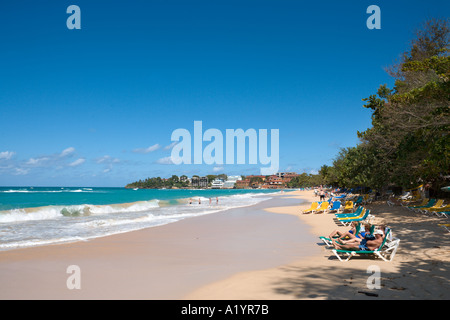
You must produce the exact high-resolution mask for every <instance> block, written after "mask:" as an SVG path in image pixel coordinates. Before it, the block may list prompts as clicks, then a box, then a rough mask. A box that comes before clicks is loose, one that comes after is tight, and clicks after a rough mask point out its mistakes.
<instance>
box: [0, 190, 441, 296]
mask: <svg viewBox="0 0 450 320" xmlns="http://www.w3.org/2000/svg"><path fill="white" fill-rule="evenodd" d="M315 200H317V198H316V197H314V195H313V192H312V191H293V192H286V193H282V194H278V195H275V196H274V197H273V199H270V200H266V201H263V202H260V203H258V204H256V205H252V206H249V207H244V208H235V209H230V210H227V211H223V212H219V213H214V214H210V215H205V216H200V217H193V218H188V219H184V220H181V221H178V222H175V223H171V224H167V225H164V226H159V227H152V228H148V229H143V230H138V231H131V232H128V233H124V234H118V235H112V236H107V237H103V238H97V239H93V240H90V241H86V242H77V243H71V244H58V245H48V246H42V247H35V248H24V249H18V250H11V251H4V252H0V286H1V288H2V290H1V291H0V299H3V300H14V299H42V300H46V299H50V300H51V299H69V300H77V299H88V300H89V299H93V300H96V299H120V300H126V299H148V300H329V299H338V300H341V299H342V300H348V299H386V300H393V299H449V298H450V290H449V289H450V284H449V279H450V271H449V270H450V269H449V265H450V255H449V252H450V241H449V237H448V232H447V231H445V230H444V229H443V228H441V227H439V226H438V223H439V222H442V221H441V220H439V219H438V218H433V217H424V216H421V215H417V214H414V213H412V212H410V211H408V210H406V209H405V208H402V207H388V206H387V205H385V204H383V203H375V204H369V205H367V207H370V208H371V210H372V212H373V213H374V215H375V223H376V224H381V223H387V224H388V225H389V226H390V227H391V228H392V230H393V232H394V235H395V236H396V237H398V238H400V239H401V243H400V246H399V250H398V252H397V254H396V256H395V258H394V260H393V261H391V262H385V261H381V260H380V259H376V260H374V259H369V258H361V259H358V258H357V257H355V258H353V259H351V260H350V261H349V262H340V261H339V260H337V258H335V257H334V255H333V254H332V253H331V251H330V249H328V248H326V247H324V245H323V244H322V243H321V241H320V239H319V238H318V236H327V235H328V234H329V233H330V232H331V231H332V230H334V229H341V230H347V229H348V228H346V227H339V226H337V225H336V223H335V222H334V221H333V219H332V215H331V214H301V213H300V210H301V209H302V208H307V207H309V206H310V204H311V202H312V201H315ZM418 235H419V236H418ZM70 265H76V266H79V268H80V270H81V289H79V290H78V289H73V290H70V289H68V287H67V281H68V278H69V277H70V274H68V273H67V267H68V266H70ZM373 266H378V268H379V271H380V273H381V274H380V275H381V279H380V280H381V288H379V289H370V288H368V279H369V277H370V276H371V274H370V273H368V270H371V268H373ZM367 293H369V294H371V295H367Z"/></svg>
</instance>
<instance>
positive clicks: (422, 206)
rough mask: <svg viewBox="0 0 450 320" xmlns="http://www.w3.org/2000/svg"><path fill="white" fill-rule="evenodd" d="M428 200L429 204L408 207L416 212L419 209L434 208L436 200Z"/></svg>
mask: <svg viewBox="0 0 450 320" xmlns="http://www.w3.org/2000/svg"><path fill="white" fill-rule="evenodd" d="M427 200H428V202H427V203H426V204H421V205H418V206H408V209H409V210H411V211H415V210H417V209H422V208H430V207H432V206H434V204H435V203H436V199H427ZM424 202H425V201H424Z"/></svg>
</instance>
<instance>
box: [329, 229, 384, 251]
mask: <svg viewBox="0 0 450 320" xmlns="http://www.w3.org/2000/svg"><path fill="white" fill-rule="evenodd" d="M383 239H384V229H377V230H375V231H374V233H373V237H372V235H370V234H369V233H366V236H365V237H364V239H362V240H360V241H359V239H357V238H355V239H353V241H348V242H347V243H337V242H336V240H334V239H332V240H331V241H332V243H333V246H334V247H335V248H336V249H340V250H354V251H374V250H376V249H377V248H378V247H379V246H380V245H381V243H383Z"/></svg>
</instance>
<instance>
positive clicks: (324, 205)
mask: <svg viewBox="0 0 450 320" xmlns="http://www.w3.org/2000/svg"><path fill="white" fill-rule="evenodd" d="M329 206H330V203H329V202H328V201H324V202H322V203H321V204H320V207H318V208H317V209H315V210H313V211H312V213H322V212H324V211H325V210H327V209H328V207H329Z"/></svg>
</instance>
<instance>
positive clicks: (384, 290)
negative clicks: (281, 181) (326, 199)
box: [186, 191, 450, 300]
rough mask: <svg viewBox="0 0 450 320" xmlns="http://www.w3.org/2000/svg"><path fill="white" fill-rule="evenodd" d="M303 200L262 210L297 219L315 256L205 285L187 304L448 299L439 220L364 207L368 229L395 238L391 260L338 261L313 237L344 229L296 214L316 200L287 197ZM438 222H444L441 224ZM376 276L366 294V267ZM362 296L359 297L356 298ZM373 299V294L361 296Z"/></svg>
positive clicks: (323, 218)
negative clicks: (370, 218)
mask: <svg viewBox="0 0 450 320" xmlns="http://www.w3.org/2000/svg"><path fill="white" fill-rule="evenodd" d="M292 196H293V197H294V198H298V199H305V200H307V202H306V203H304V204H302V205H297V206H287V207H279V208H269V209H267V210H268V211H271V212H276V213H279V214H289V215H294V216H296V217H298V218H299V219H300V220H301V221H303V222H304V223H305V224H307V225H308V226H309V230H308V232H310V233H312V234H313V235H314V236H315V240H314V244H315V245H316V248H319V249H318V250H317V251H316V254H315V255H312V256H309V257H308V258H306V259H305V258H302V259H298V260H297V261H295V262H293V263H289V264H286V265H282V266H279V267H276V268H271V269H267V270H262V271H254V272H246V273H241V274H237V275H235V276H233V277H230V278H228V279H226V280H224V281H221V282H217V283H214V284H211V285H208V286H205V287H203V288H201V289H199V290H196V291H195V292H193V293H191V294H190V295H188V296H187V297H186V298H188V299H203V298H206V297H208V298H210V299H271V300H279V299H282V300H296V299H307V300H326V299H345V300H347V299H367V300H377V299H378V300H380V299H385V300H391V299H392V300H393V299H419V300H425V299H438V300H440V299H449V298H450V238H449V237H450V235H449V233H448V231H446V230H445V229H443V228H442V227H440V226H439V225H438V224H439V223H446V221H447V220H446V219H445V218H437V217H430V216H423V215H421V214H417V213H413V212H411V211H409V210H407V209H405V208H403V207H389V206H388V205H386V203H385V201H384V202H379V203H373V204H368V205H366V206H365V207H367V208H370V209H371V212H372V213H373V214H374V215H375V220H374V224H387V225H388V226H389V227H391V228H392V231H393V233H394V236H395V237H397V238H399V239H400V240H401V241H400V245H399V249H398V251H397V253H396V255H395V257H394V259H393V261H390V262H385V261H382V260H381V259H370V258H367V257H364V258H358V257H354V258H352V259H351V260H350V261H348V262H340V261H339V260H338V259H337V258H336V257H335V256H334V255H333V254H332V252H331V249H328V248H326V247H325V246H324V245H323V243H321V241H320V239H319V238H318V237H319V236H328V235H329V234H330V232H331V231H333V230H335V229H339V230H342V231H346V230H348V228H346V227H343V226H338V225H337V224H336V223H335V222H334V220H333V218H332V215H331V214H300V213H299V212H300V210H301V209H303V208H308V207H310V204H311V202H312V201H317V200H318V198H315V197H314V196H313V194H312V192H310V191H299V192H295V195H294V194H292ZM443 219H444V220H443ZM373 265H376V266H378V267H379V270H380V271H381V289H368V287H367V280H368V277H369V276H370V275H372V273H368V268H369V267H370V266H373ZM361 292H365V293H361ZM366 293H369V294H375V295H376V296H373V295H367V294H366Z"/></svg>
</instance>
